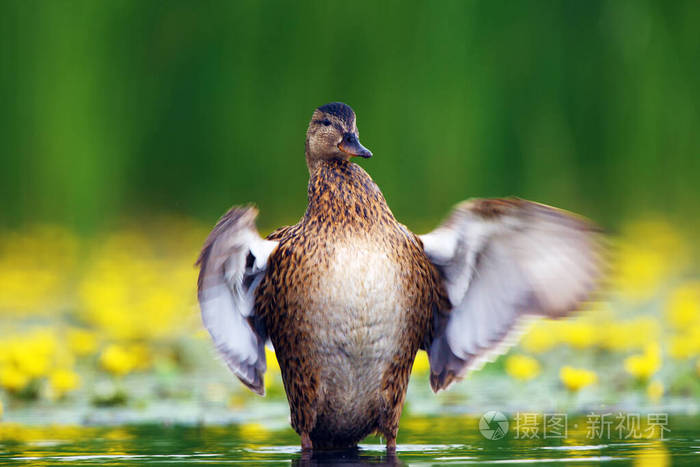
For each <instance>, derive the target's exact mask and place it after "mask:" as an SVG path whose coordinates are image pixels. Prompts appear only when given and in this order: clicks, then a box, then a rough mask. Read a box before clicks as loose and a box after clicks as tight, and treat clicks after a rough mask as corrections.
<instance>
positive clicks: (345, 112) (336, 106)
mask: <svg viewBox="0 0 700 467" xmlns="http://www.w3.org/2000/svg"><path fill="white" fill-rule="evenodd" d="M356 156H357V157H364V158H368V157H372V153H371V152H370V150H369V149H367V148H366V147H364V146H362V145H361V144H360V135H359V133H358V131H357V124H356V123H355V112H353V110H352V109H351V108H350V106H349V105H346V104H343V103H342V102H331V103H330V104H326V105H322V106H321V107H319V108H317V109H316V110H314V114H313V116H312V117H311V122H309V129H308V130H307V132H306V164H307V165H308V166H309V171H311V172H313V168H314V167H315V166H316V165H317V164H318V163H319V162H322V161H324V160H331V159H343V160H349V159H350V158H351V157H356Z"/></svg>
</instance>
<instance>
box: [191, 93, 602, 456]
mask: <svg viewBox="0 0 700 467" xmlns="http://www.w3.org/2000/svg"><path fill="white" fill-rule="evenodd" d="M358 138H359V135H358V131H357V125H356V122H355V114H354V112H353V111H352V109H350V107H348V106H347V105H345V104H342V103H332V104H327V105H325V106H322V107H319V108H318V109H316V111H315V112H314V114H313V116H312V118H311V122H310V123H309V128H308V131H307V137H306V162H307V166H308V169H309V175H310V178H309V188H308V198H309V202H308V207H307V209H306V213H305V214H304V216H303V217H302V219H301V220H300V221H299V223H297V224H295V225H292V226H287V227H283V228H280V229H278V230H276V231H275V232H273V233H272V234H270V235H269V236H268V237H267V239H262V238H261V237H260V236H259V235H258V233H257V231H256V229H255V225H254V219H255V216H256V214H257V211H255V209H254V208H233V209H231V210H230V211H229V212H228V213H227V214H226V215H225V216H224V217H223V218H222V219H221V220H220V221H219V223H218V224H217V226H216V227H215V228H214V230H213V231H212V233H211V234H210V236H209V238H208V239H207V241H206V243H205V246H204V248H203V250H202V254H201V255H200V259H199V264H200V266H201V270H200V278H199V302H200V306H201V308H202V317H203V321H204V323H205V325H206V327H207V329H208V330H209V332H210V334H211V336H212V338H213V340H214V343H215V344H216V347H217V349H218V350H219V352H220V353H221V355H222V357H223V358H224V360H225V361H226V363H227V364H228V366H229V367H230V368H231V370H232V371H233V372H234V373H235V374H236V376H238V378H239V379H241V381H242V382H243V383H244V384H246V385H247V386H248V387H249V388H251V389H252V390H253V391H255V392H257V393H259V394H263V393H264V384H263V374H264V372H265V370H266V362H265V352H264V349H263V345H264V342H265V341H266V340H267V339H268V338H269V339H270V341H271V342H272V345H273V346H274V348H275V353H276V355H277V359H278V361H279V364H280V368H281V371H282V379H283V381H284V387H285V390H286V393H287V398H288V401H289V407H290V411H291V420H292V426H293V427H294V429H295V430H296V431H297V432H298V433H299V435H300V436H301V442H302V447H303V448H304V449H310V448H311V447H312V446H313V447H314V448H344V447H352V446H355V445H356V444H357V443H358V442H359V441H360V440H361V439H362V438H364V437H365V436H367V435H368V434H370V433H373V432H377V433H379V434H381V435H383V436H384V437H386V439H387V448H388V449H393V448H395V445H396V434H397V431H398V424H399V418H400V415H401V410H402V407H403V403H404V398H405V395H406V388H407V385H408V380H409V376H410V371H411V367H412V365H413V360H414V358H415V356H416V352H417V351H418V349H419V348H423V349H425V350H426V351H427V352H428V354H429V357H430V368H431V377H430V384H431V386H432V388H433V390H435V391H438V390H441V389H444V388H446V387H447V386H449V385H450V384H451V383H452V382H454V381H456V380H459V379H461V378H463V377H464V376H465V375H466V374H467V372H468V371H469V370H470V369H474V368H478V367H479V365H480V364H481V363H483V361H485V360H486V359H488V358H492V357H493V356H494V355H496V354H498V353H500V352H502V351H503V350H504V349H505V348H506V346H507V345H509V344H511V343H512V339H513V335H514V334H516V332H517V329H518V323H520V322H521V321H522V319H523V318H525V317H527V316H550V317H559V316H563V315H566V314H567V313H569V312H571V311H573V310H574V309H575V308H576V306H577V304H578V303H579V302H580V301H581V300H584V299H585V298H586V297H587V296H588V294H589V293H590V291H591V290H592V289H593V287H594V285H595V282H596V280H597V279H598V277H599V276H600V269H601V261H600V254H599V253H600V248H599V241H598V238H597V231H596V230H595V229H593V228H591V224H590V223H588V222H586V221H585V220H583V219H580V218H578V217H575V216H572V215H570V214H569V213H566V212H563V211H560V210H557V209H554V208H551V207H548V206H544V205H541V204H537V203H533V202H530V201H525V200H518V199H491V200H489V199H482V200H472V201H467V202H463V203H460V204H459V205H458V206H457V207H456V208H455V209H454V210H453V212H452V214H451V215H450V217H449V218H448V220H447V221H446V222H445V223H444V224H442V225H441V226H439V227H438V228H437V229H435V230H434V231H433V232H430V233H428V234H426V235H421V236H416V235H415V234H413V233H412V232H410V231H409V230H408V229H407V228H406V227H405V226H403V225H402V224H400V223H399V222H398V221H397V220H396V219H395V218H394V216H393V214H392V212H391V210H390V209H389V207H388V206H387V203H386V201H385V199H384V196H383V195H382V193H381V191H380V190H379V187H377V185H376V184H375V183H374V181H373V180H372V178H371V177H370V176H369V175H368V174H367V173H366V172H365V171H364V170H363V169H362V168H361V167H360V166H359V165H357V164H355V163H353V162H351V161H350V159H351V158H352V157H354V156H359V157H364V158H369V157H371V156H372V153H371V152H370V151H369V150H367V149H366V148H364V147H363V146H362V145H361V144H360V142H359V139H358Z"/></svg>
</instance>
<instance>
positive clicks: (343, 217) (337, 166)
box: [304, 159, 395, 226]
mask: <svg viewBox="0 0 700 467" xmlns="http://www.w3.org/2000/svg"><path fill="white" fill-rule="evenodd" d="M304 217H305V219H306V221H307V222H311V221H320V222H321V223H329V224H333V223H339V224H347V225H349V224H358V223H359V224H361V225H365V226H371V225H375V224H377V223H379V222H385V223H389V222H394V221H395V220H394V216H393V214H392V213H391V210H390V209H389V206H387V204H386V200H385V199H384V195H382V192H381V191H380V190H379V187H378V186H377V184H376V183H374V180H372V178H371V177H370V176H369V174H368V173H367V172H365V171H364V170H363V169H362V167H360V166H359V165H357V164H355V163H354V162H350V161H345V160H340V159H338V160H328V161H323V162H319V163H318V164H317V166H316V167H315V168H314V170H313V172H312V173H311V177H310V179H309V205H308V207H307V209H306V214H305V216H304Z"/></svg>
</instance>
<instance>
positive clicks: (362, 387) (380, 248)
mask: <svg viewBox="0 0 700 467" xmlns="http://www.w3.org/2000/svg"><path fill="white" fill-rule="evenodd" d="M324 253H325V254H327V255H328V257H327V258H328V261H327V262H325V263H324V265H325V268H324V267H320V268H319V269H318V271H317V274H318V276H317V277H318V282H317V284H318V288H317V289H316V291H314V292H315V293H311V294H310V297H311V302H312V303H310V304H309V305H311V306H309V307H308V308H307V309H306V312H307V313H309V314H310V316H309V317H310V318H311V322H312V323H314V329H313V332H312V338H311V340H312V342H313V346H314V349H313V350H314V351H315V352H318V355H319V356H321V358H320V359H319V366H320V368H319V372H320V384H321V385H322V391H321V392H322V394H323V398H324V404H323V405H324V406H325V408H326V409H327V411H330V412H333V413H336V414H337V417H338V419H339V420H340V419H348V420H352V419H353V418H354V417H357V416H358V414H361V416H363V417H365V416H366V411H368V410H369V411H372V410H373V409H376V406H377V404H379V397H380V389H381V382H382V377H383V375H384V372H385V371H386V370H387V368H388V366H389V363H390V362H391V361H392V359H393V357H394V355H396V353H397V352H399V351H400V350H401V347H402V339H401V336H402V333H403V332H402V331H403V327H404V326H405V325H406V323H407V321H408V320H407V314H408V313H409V310H410V304H409V303H408V300H407V297H408V296H410V295H411V294H407V293H406V292H407V291H406V288H407V287H406V280H405V274H404V271H402V268H401V264H400V263H399V262H398V261H397V258H396V257H395V254H394V252H393V250H392V249H391V248H389V247H388V245H387V244H386V243H385V242H383V241H372V239H371V238H366V237H363V236H357V237H352V236H351V237H349V238H347V239H343V240H342V241H337V242H334V243H333V244H332V246H331V247H329V248H327V250H326V251H325V252H324ZM409 358H410V357H409Z"/></svg>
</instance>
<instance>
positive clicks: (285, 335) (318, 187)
mask: <svg viewBox="0 0 700 467" xmlns="http://www.w3.org/2000/svg"><path fill="white" fill-rule="evenodd" d="M268 239H270V240H278V241H279V242H280V243H279V246H278V248H277V250H276V251H275V252H274V253H273V254H272V256H271V257H270V262H269V266H268V272H267V274H266V276H265V278H264V279H263V281H262V283H261V284H260V287H259V289H258V293H257V298H256V309H257V310H258V311H259V312H260V315H261V317H262V319H263V320H264V321H265V323H266V324H267V330H268V332H269V335H270V339H271V340H272V344H273V345H274V347H275V350H276V352H277V355H278V360H279V363H280V368H281V370H282V377H283V380H284V385H285V389H286V391H287V397H288V399H289V405H290V409H291V414H292V425H293V426H294V428H295V429H296V430H297V432H299V433H309V434H310V437H311V440H312V442H313V444H314V446H317V447H329V446H333V447H338V446H354V445H355V444H356V443H357V442H358V441H360V440H361V439H362V438H364V437H365V436H367V435H368V434H370V433H372V432H374V431H375V430H376V431H379V433H381V434H383V435H384V436H386V437H387V439H394V438H395V437H396V432H397V430H398V420H399V416H400V415H401V407H402V405H403V400H404V396H405V392H406V386H407V384H408V378H409V375H410V369H411V366H412V363H413V360H414V358H415V355H416V352H417V351H418V348H419V346H420V344H421V343H422V341H423V339H424V337H425V333H426V330H427V329H428V322H429V320H430V318H431V316H432V312H433V309H434V308H435V307H440V306H442V307H443V308H444V309H447V308H448V306H447V302H446V297H445V295H444V293H443V292H442V289H441V286H440V284H439V275H438V272H437V270H436V268H435V267H434V266H433V265H432V264H430V261H428V258H427V257H426V256H425V255H424V254H423V251H422V247H421V245H420V240H419V239H418V238H417V237H416V236H415V235H414V234H412V233H410V232H409V231H408V230H407V229H406V228H405V227H404V226H403V225H401V224H399V223H398V222H397V221H396V219H395V218H394V216H393V214H392V213H391V210H390V209H389V207H388V206H387V204H386V201H385V200H384V196H383V195H382V193H381V191H380V190H379V188H378V187H377V186H376V184H375V183H374V181H373V180H372V179H371V178H370V176H369V175H368V174H367V173H366V172H365V171H364V170H363V169H362V168H361V167H360V166H358V165H356V164H354V163H352V162H348V161H345V160H338V159H332V160H328V161H323V162H322V163H320V164H319V165H318V166H317V167H316V169H315V171H314V173H313V174H312V175H311V179H310V182H309V206H308V209H307V211H306V214H305V215H304V217H303V219H302V220H301V221H300V222H299V223H298V224H296V225H294V226H292V227H285V228H283V229H280V230H278V231H276V232H274V233H272V234H271V235H270V236H269V237H268ZM366 243H372V244H374V245H375V247H374V248H376V252H377V254H381V253H383V254H385V255H386V258H387V260H388V261H389V262H393V263H395V264H397V265H401V267H400V271H398V274H397V275H396V277H393V278H387V281H394V280H395V281H396V283H395V284H394V286H395V287H398V288H400V289H401V290H402V293H401V296H402V297H403V300H402V303H399V304H397V306H396V308H395V309H393V310H382V309H378V310H366V313H367V317H371V318H372V319H375V320H377V321H384V322H386V323H387V326H392V327H395V328H396V333H397V339H395V342H394V343H393V346H392V348H388V349H386V355H385V358H384V359H383V360H381V361H375V360H376V358H375V357H376V356H374V355H372V356H370V358H367V359H365V360H363V359H362V356H359V357H358V356H355V359H354V363H355V364H356V365H357V367H358V369H359V370H360V371H361V372H363V373H366V372H369V369H368V368H367V365H377V367H378V370H379V373H380V374H381V379H380V380H378V381H375V382H371V381H362V382H361V385H362V386H367V385H370V386H371V385H372V384H376V386H377V389H378V390H376V392H373V394H370V395H369V396H367V395H363V394H347V393H345V394H341V393H343V392H345V391H348V388H346V387H342V386H336V385H335V384H334V381H333V377H334V375H333V370H328V369H327V368H326V365H328V362H329V357H330V360H332V355H331V356H329V354H328V348H327V347H328V345H327V342H326V341H327V339H329V337H328V335H329V334H330V335H331V337H330V339H334V340H335V341H337V342H336V343H335V344H332V345H336V346H337V347H338V348H339V350H338V352H340V353H342V352H343V349H342V347H343V342H344V341H345V340H346V339H349V338H351V337H357V336H359V337H357V339H358V342H356V343H355V346H356V347H358V348H361V347H364V346H370V345H371V344H372V340H373V339H375V340H376V339H381V338H383V336H377V335H375V333H374V330H373V329H371V328H369V329H363V328H362V327H363V326H368V323H366V322H363V320H362V318H365V316H360V319H354V320H353V319H352V318H353V317H352V316H330V314H333V313H336V314H337V313H342V312H343V311H344V310H343V309H342V308H343V307H344V306H345V307H347V308H349V309H350V310H348V311H350V312H352V304H347V305H346V304H342V303H341V304H335V303H332V302H333V299H332V297H331V298H330V300H329V301H327V302H326V305H330V306H329V307H324V306H323V305H322V302H323V299H319V297H328V296H332V294H333V292H334V291H333V290H329V288H328V285H327V283H326V280H325V279H326V278H327V277H328V276H329V275H332V271H331V269H332V267H333V265H332V264H331V263H332V262H333V261H337V260H338V259H339V255H338V254H337V250H338V249H341V248H354V246H355V245H357V244H362V245H364V244H366ZM341 261H342V260H341ZM363 279H364V278H362V277H347V280H346V281H344V282H343V283H340V284H338V285H337V286H338V287H342V288H347V289H348V290H349V291H351V292H352V291H353V289H354V288H355V286H356V284H358V283H360V282H362V281H363ZM357 293H361V292H360V291H358V292H357ZM355 311H356V310H355ZM389 312H390V313H389ZM360 313H361V312H360ZM355 318H357V316H355ZM338 320H342V321H345V322H347V326H345V327H344V328H343V330H342V332H341V333H338V334H337V335H334V334H333V332H334V329H333V328H332V327H333V326H334V322H335V321H338ZM375 326H376V323H375ZM321 335H322V337H319V336H321ZM320 340H324V341H323V342H319V341H320ZM387 344H388V343H387ZM348 346H352V344H349V345H348ZM345 351H346V352H347V353H348V354H350V353H352V352H353V351H355V349H347V350H345ZM358 379H360V380H361V379H363V375H358ZM358 396H359V397H358ZM348 397H349V398H350V399H351V403H350V404H349V405H347V406H343V407H340V405H342V404H343V402H340V399H344V398H348ZM348 422H349V423H348Z"/></svg>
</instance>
